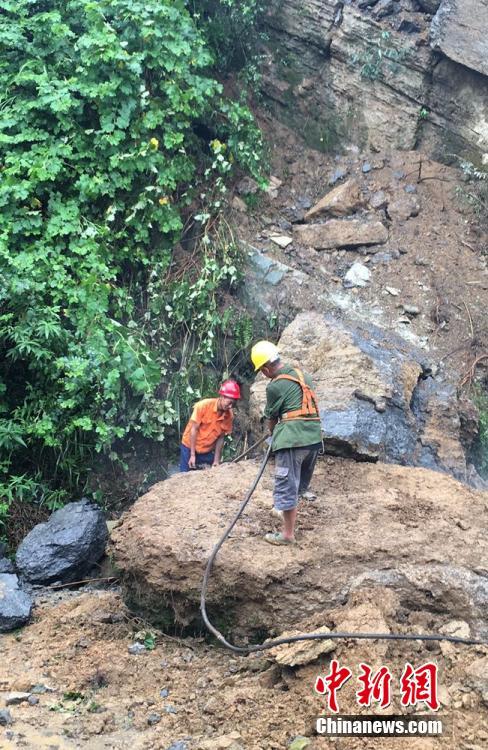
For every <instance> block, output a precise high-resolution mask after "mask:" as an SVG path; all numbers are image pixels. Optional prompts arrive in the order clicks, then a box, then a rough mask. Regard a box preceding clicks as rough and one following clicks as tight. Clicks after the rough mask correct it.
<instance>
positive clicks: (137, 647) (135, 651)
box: [127, 643, 146, 656]
mask: <svg viewBox="0 0 488 750" xmlns="http://www.w3.org/2000/svg"><path fill="white" fill-rule="evenodd" d="M127 651H128V652H129V654H132V655H133V656H140V654H145V653H146V647H145V646H144V644H143V643H133V644H132V645H131V646H128V648H127Z"/></svg>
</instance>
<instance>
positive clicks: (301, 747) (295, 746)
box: [288, 735, 312, 750]
mask: <svg viewBox="0 0 488 750" xmlns="http://www.w3.org/2000/svg"><path fill="white" fill-rule="evenodd" d="M311 743H312V740H311V739H310V737H302V736H301V735H298V736H297V737H295V738H294V739H293V740H292V741H291V742H290V744H289V745H288V750H305V748H307V747H309V745H310V744H311Z"/></svg>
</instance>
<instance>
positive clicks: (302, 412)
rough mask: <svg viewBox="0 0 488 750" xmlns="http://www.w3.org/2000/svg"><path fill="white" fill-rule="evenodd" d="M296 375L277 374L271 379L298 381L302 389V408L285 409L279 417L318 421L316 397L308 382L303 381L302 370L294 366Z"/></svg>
mask: <svg viewBox="0 0 488 750" xmlns="http://www.w3.org/2000/svg"><path fill="white" fill-rule="evenodd" d="M294 370H295V372H296V374H297V376H298V377H296V378H294V377H293V375H285V374H283V375H277V376H276V377H275V378H273V380H291V382H292V383H298V385H299V386H300V388H301V389H302V408H301V409H294V410H293V411H287V412H285V414H282V415H281V419H286V420H289V419H307V420H310V421H314V422H316V421H320V415H319V407H318V404H317V397H316V396H315V393H314V392H313V390H312V389H311V388H310V386H309V385H308V383H306V382H305V378H304V377H303V372H302V371H301V370H299V369H298V368H297V367H295V368H294Z"/></svg>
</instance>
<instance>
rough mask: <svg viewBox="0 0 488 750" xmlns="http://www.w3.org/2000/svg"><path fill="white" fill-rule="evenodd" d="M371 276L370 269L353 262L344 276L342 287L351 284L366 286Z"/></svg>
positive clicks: (348, 286)
mask: <svg viewBox="0 0 488 750" xmlns="http://www.w3.org/2000/svg"><path fill="white" fill-rule="evenodd" d="M370 278H371V271H370V270H369V268H367V267H366V266H364V265H363V264H362V263H357V262H356V263H353V264H352V266H351V267H350V269H349V270H348V272H347V273H346V275H345V276H344V282H343V284H344V287H345V288H346V289H349V288H350V287H353V286H359V287H361V286H366V284H367V283H368V281H369V280H370Z"/></svg>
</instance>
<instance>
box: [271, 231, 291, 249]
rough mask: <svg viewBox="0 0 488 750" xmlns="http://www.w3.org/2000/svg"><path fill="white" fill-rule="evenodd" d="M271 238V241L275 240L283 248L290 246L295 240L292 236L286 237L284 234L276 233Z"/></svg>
mask: <svg viewBox="0 0 488 750" xmlns="http://www.w3.org/2000/svg"><path fill="white" fill-rule="evenodd" d="M269 239H270V240H271V242H274V244H275V245H278V246H279V247H282V248H285V247H288V245H291V243H292V242H293V239H292V237H286V236H285V235H284V234H274V235H272V236H271V237H270V238H269Z"/></svg>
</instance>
